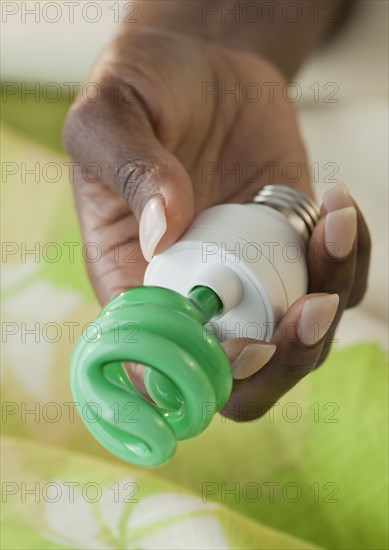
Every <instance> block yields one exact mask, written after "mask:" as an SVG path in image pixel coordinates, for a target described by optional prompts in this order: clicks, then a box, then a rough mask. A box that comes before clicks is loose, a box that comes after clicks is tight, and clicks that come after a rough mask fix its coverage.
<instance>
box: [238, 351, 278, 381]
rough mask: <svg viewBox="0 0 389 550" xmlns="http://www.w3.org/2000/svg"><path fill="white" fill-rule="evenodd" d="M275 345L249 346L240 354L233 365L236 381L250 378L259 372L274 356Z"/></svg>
mask: <svg viewBox="0 0 389 550" xmlns="http://www.w3.org/2000/svg"><path fill="white" fill-rule="evenodd" d="M275 351H276V346H275V345H274V344H249V345H248V346H246V347H245V348H244V349H243V351H241V352H240V354H239V355H238V357H237V358H236V360H235V362H234V364H233V365H232V376H233V378H235V380H243V379H244V378H248V377H249V376H251V375H252V374H254V373H255V372H258V371H259V370H260V369H261V368H262V367H264V366H265V365H266V363H267V362H268V361H269V360H270V358H271V357H272V356H273V355H274V352H275Z"/></svg>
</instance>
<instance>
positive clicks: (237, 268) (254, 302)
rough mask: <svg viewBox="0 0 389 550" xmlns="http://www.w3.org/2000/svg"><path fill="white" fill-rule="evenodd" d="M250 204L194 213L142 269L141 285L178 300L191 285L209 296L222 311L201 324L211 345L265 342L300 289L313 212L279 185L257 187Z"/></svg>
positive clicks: (314, 219) (310, 205) (311, 206)
mask: <svg viewBox="0 0 389 550" xmlns="http://www.w3.org/2000/svg"><path fill="white" fill-rule="evenodd" d="M254 201H255V202H256V204H255V203H254V204H252V203H250V204H224V205H220V206H215V207H212V208H209V209H207V210H205V211H203V212H201V213H200V214H199V215H198V216H197V217H196V218H195V220H194V221H193V223H192V224H191V226H190V227H189V228H188V230H187V231H186V232H185V234H184V235H183V236H182V237H181V239H180V240H179V241H178V242H177V243H175V244H174V245H173V246H171V247H170V248H169V249H168V250H166V251H165V252H163V253H162V254H159V255H158V256H155V257H154V258H153V259H152V261H151V262H150V264H149V266H148V268H147V270H146V274H145V279H144V284H145V285H153V286H161V287H165V288H169V289H171V290H175V291H176V292H179V293H180V294H182V295H184V296H186V295H187V294H188V292H189V291H190V290H191V289H192V288H193V287H195V286H198V285H203V286H207V287H209V288H211V289H212V290H213V291H214V292H216V294H217V295H218V296H219V297H220V299H221V301H222V303H223V310H222V312H221V313H220V314H219V316H218V317H217V318H213V319H212V320H211V321H210V322H209V323H208V324H207V325H206V326H207V328H208V329H209V330H210V331H211V332H213V333H214V334H215V335H216V336H217V337H218V339H219V340H227V339H238V338H254V339H257V340H265V341H268V342H270V341H271V340H272V337H273V333H274V329H275V326H276V324H277V323H278V321H279V320H280V318H281V317H282V316H283V315H284V314H285V312H286V311H287V310H288V309H289V307H290V306H291V304H292V303H293V302H295V301H296V300H297V299H298V298H300V297H301V296H303V295H304V294H305V293H306V292H307V287H308V273H307V266H306V247H307V241H308V239H309V236H310V233H311V232H312V230H313V228H314V226H315V223H316V222H317V219H318V216H319V214H318V210H317V208H316V207H315V205H314V203H313V202H312V201H311V200H310V199H309V198H308V197H306V196H305V195H304V194H302V193H300V192H298V191H295V190H293V189H289V188H288V187H285V186H281V185H280V186H267V187H265V188H264V189H263V190H262V191H261V192H260V193H259V194H258V196H257V197H256V198H255V199H254ZM296 205H297V207H296Z"/></svg>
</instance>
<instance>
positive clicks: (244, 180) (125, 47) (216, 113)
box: [64, 28, 369, 420]
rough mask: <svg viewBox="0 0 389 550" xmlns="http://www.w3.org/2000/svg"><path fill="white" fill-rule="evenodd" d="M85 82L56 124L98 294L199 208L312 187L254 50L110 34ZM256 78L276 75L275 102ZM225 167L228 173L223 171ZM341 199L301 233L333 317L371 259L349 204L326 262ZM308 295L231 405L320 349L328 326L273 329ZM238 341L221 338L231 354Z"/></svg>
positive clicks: (285, 378)
mask: <svg viewBox="0 0 389 550" xmlns="http://www.w3.org/2000/svg"><path fill="white" fill-rule="evenodd" d="M91 81H93V82H95V83H97V84H98V87H97V89H98V90H100V92H101V95H100V97H98V99H97V100H96V101H90V100H88V99H87V98H85V97H82V95H81V96H79V98H78V99H77V101H76V103H75V105H74V106H73V108H72V109H71V111H70V112H69V115H68V118H67V121H66V123H65V128H64V143H65V147H66V148H67V150H68V151H69V153H70V154H71V155H72V157H73V158H74V160H75V161H77V162H78V163H79V165H80V166H79V169H78V170H76V178H75V182H74V195H75V203H76V207H77V211H78V215H79V219H80V224H81V229H82V234H83V239H84V241H85V243H89V242H94V243H98V244H99V245H100V247H101V250H102V257H101V258H100V260H99V261H98V262H96V263H92V262H88V263H87V268H88V273H89V276H90V279H91V282H92V285H93V287H94V289H95V292H96V294H97V296H98V298H99V300H100V302H101V303H105V302H107V301H108V300H109V299H111V298H112V297H113V296H115V295H116V294H118V293H120V292H122V291H123V290H126V289H128V288H130V287H133V286H139V285H141V284H142V282H143V276H144V272H145V269H146V266H147V261H149V260H150V259H151V257H152V255H153V254H155V253H156V254H158V253H160V252H162V251H163V250H165V249H166V248H167V247H169V246H170V245H171V244H173V243H174V242H175V241H176V240H177V239H179V237H180V236H181V234H182V233H183V232H184V230H185V229H186V228H187V226H188V225H189V224H190V222H191V221H192V219H193V216H194V214H195V213H197V212H198V211H200V210H202V209H204V208H207V207H209V206H212V205H215V204H219V203H226V202H241V203H243V202H246V201H249V200H250V199H251V198H252V196H253V195H254V194H255V193H256V192H257V191H258V189H260V188H261V187H263V186H264V185H266V184H268V183H284V184H288V185H292V184H293V185H294V186H295V187H296V188H299V189H301V190H303V191H305V192H306V193H308V194H310V195H312V191H311V187H310V182H309V173H308V167H307V160H306V155H305V151H304V147H303V145H302V142H301V138H300V136H299V132H298V128H297V124H296V117H295V113H294V109H293V107H292V104H291V103H290V102H288V101H286V100H285V99H284V97H283V95H282V90H283V87H284V85H285V81H284V78H283V76H282V75H281V74H280V73H279V71H278V70H277V69H276V68H275V67H274V66H272V65H271V64H269V63H268V62H267V61H266V60H265V59H262V58H260V57H259V56H256V55H253V54H249V53H242V52H240V51H237V50H233V49H230V48H226V47H222V46H215V45H211V44H209V43H207V42H203V41H198V40H194V39H189V38H186V37H185V36H182V35H180V34H178V33H175V32H171V31H167V30H161V29H156V28H149V29H145V30H142V31H140V32H137V33H136V34H126V35H121V36H120V37H119V38H118V39H117V40H116V41H115V42H114V43H113V44H111V45H110V46H109V47H108V49H107V50H106V51H105V52H104V53H103V55H102V56H101V58H100V59H99V61H98V64H97V66H96V68H95V70H94V71H93V73H92V75H91ZM250 82H256V83H257V85H259V86H260V89H261V90H262V92H263V93H262V97H261V98H260V99H259V100H258V101H253V102H251V101H247V97H246V98H245V97H244V96H243V94H242V90H243V88H244V86H245V85H246V84H247V83H250ZM207 83H208V84H207ZM265 83H273V86H272V89H273V91H274V97H272V96H271V95H270V94H269V87H268V85H266V84H265ZM207 86H208V87H207ZM223 89H224V90H235V89H236V90H238V95H237V96H234V95H230V94H229V95H226V97H225V98H224V97H223V96H220V94H219V93H214V94H208V95H207V94H206V93H205V92H206V91H207V90H212V91H214V90H217V91H218V92H220V90H223ZM239 90H240V94H239ZM246 90H247V88H246ZM90 163H93V164H94V165H95V166H97V167H98V172H99V177H98V178H97V179H98V181H95V177H94V176H95V171H93V172H94V173H93V177H90V176H89V175H88V170H87V167H88V165H89V167H90V166H92V165H91V164H90ZM253 165H254V167H259V169H258V170H257V174H256V175H257V177H253V172H252V171H250V170H249V167H250V166H251V167H253ZM293 165H294V166H297V167H298V168H299V170H298V177H297V179H296V180H295V181H293V182H292V181H291V179H290V178H291V176H290V175H289V174H290V173H289V172H288V170H286V169H285V168H287V167H288V166H293ZM236 167H237V170H238V171H237V175H236V174H234V173H232V170H233V169H234V168H236ZM209 168H211V169H210V170H209ZM228 171H229V172H228ZM294 176H295V172H294V173H293V177H294ZM88 180H89V181H88ZM345 200H346V199H345ZM347 200H348V199H347ZM350 200H351V199H350ZM338 208H339V206H337V207H336V208H334V207H333V205H327V207H326V206H324V207H323V212H322V220H321V221H320V223H319V225H318V226H317V228H316V230H315V233H314V236H313V239H312V242H313V245H315V244H316V243H317V244H318V245H319V248H317V247H316V248H315V249H314V252H312V253H311V252H310V258H309V269H310V292H314V293H318V292H320V293H328V292H330V293H334V292H337V293H338V294H339V296H340V304H339V307H338V309H337V314H336V316H335V320H334V326H335V323H337V322H338V320H339V318H340V315H341V313H342V312H343V310H344V308H345V307H346V306H347V305H348V304H355V303H357V302H358V301H359V300H360V298H361V296H362V295H363V292H364V288H365V284H366V274H367V265H368V256H369V237H368V232H367V229H366V225H365V223H364V221H363V218H362V216H361V214H360V212H359V211H358V223H357V222H356V220H354V221H353V220H352V217H353V216H354V215H355V214H353V213H352V212H354V211H353V210H349V211H348V214H347V215H346V216H345V217H344V219H343V218H342V219H340V220H336V219H334V217H332V219H333V222H332V224H331V229H330V235H331V240H335V238H334V232H336V233H337V235H339V238H342V232H343V225H344V224H347V225H348V226H349V225H353V224H354V226H356V225H358V238H357V239H355V242H354V244H353V243H352V249H351V251H350V252H349V253H348V254H346V258H339V257H338V258H337V259H336V260H335V261H328V260H329V258H328V251H327V249H326V245H325V241H326V237H325V235H324V227H325V225H326V223H327V221H328V220H329V219H331V217H330V216H328V215H326V212H327V210H335V209H338ZM346 217H347V219H346ZM342 224H343V225H342ZM335 230H336V231H335ZM347 232H348V234H349V233H351V230H350V231H349V230H348V229H347ZM327 240H328V239H327ZM340 244H342V243H340ZM342 246H343V245H342ZM311 248H312V247H311ZM340 248H342V247H341V246H340ZM343 248H344V247H343ZM318 251H319V254H318ZM142 252H143V253H142ZM313 254H315V255H314V256H313ZM338 256H339V255H338ZM356 272H357V273H358V280H356V281H354V275H355V273H356ZM309 300H312V297H311V298H310V297H303V298H302V299H301V300H299V301H298V302H296V304H294V305H293V306H292V308H291V309H290V310H289V311H288V313H287V314H286V316H285V318H284V319H283V320H282V321H281V323H280V325H279V327H278V329H277V332H276V335H275V344H276V346H277V353H276V355H275V356H274V357H273V359H272V360H271V361H270V362H269V363H268V364H267V365H266V367H265V368H263V369H261V370H260V371H259V372H258V373H257V374H256V375H254V376H253V377H252V378H250V381H249V382H248V383H243V384H242V383H241V385H240V386H239V388H237V389H236V391H235V392H234V393H233V395H232V397H231V403H234V402H236V401H237V400H238V401H239V402H241V403H244V402H245V400H249V401H251V402H252V401H253V400H254V399H255V402H258V403H263V402H264V401H263V397H266V400H268V398H270V400H272V399H275V398H277V396H279V395H281V394H282V393H284V392H285V391H287V390H288V389H289V388H290V387H291V386H292V385H293V384H294V383H296V382H297V380H298V379H299V378H301V377H302V376H303V375H304V374H306V373H307V372H309V371H310V370H312V369H313V368H314V367H315V366H316V365H317V364H318V362H319V361H320V360H321V359H322V358H324V356H325V354H326V352H327V348H328V342H329V340H330V338H331V334H332V332H333V328H331V329H330V330H329V331H328V332H327V336H326V337H325V336H324V335H323V334H322V327H321V329H320V330H319V333H320V334H319V335H320V336H322V337H321V338H320V340H319V342H318V343H316V342H315V343H313V344H312V342H310V344H312V345H308V346H306V345H304V344H303V343H302V342H300V341H297V340H296V341H295V342H294V343H293V342H291V341H290V335H289V338H288V339H285V337H284V336H283V333H282V327H283V324H284V323H285V322H290V321H296V322H297V320H298V319H300V313H301V311H303V306H304V304H305V303H308V301H309ZM330 300H331V299H330ZM309 303H311V302H309ZM312 303H313V302H312ZM334 303H335V302H334V299H332V304H334ZM315 304H319V302H315ZM321 304H322V305H320V306H319V305H314V306H312V307H311V308H309V309H310V315H311V316H313V317H314V316H315V315H316V314H319V313H320V312H321V311H322V310H323V311H324V309H325V310H326V311H327V313H328V312H329V310H330V307H329V306H327V305H324V303H323V302H321ZM323 308H324V309H323ZM304 311H306V310H305V309H304ZM330 316H331V315H329V314H328V315H327V317H330ZM306 317H307V315H305V318H306ZM331 320H332V319H331ZM329 321H330V320H329ZM305 322H306V321H305ZM300 323H301V319H300ZM324 340H325V342H324ZM248 343H249V342H248V341H241V342H239V343H236V342H226V343H224V346H225V349H226V351H227V353H228V355H229V357H230V359H231V361H232V362H233V361H234V360H235V358H236V357H237V356H238V355H239V353H240V352H241V351H242V349H243V348H244V347H245V346H247V344H248ZM251 343H252V342H251ZM257 345H261V344H259V343H257ZM262 347H263V346H262ZM265 348H267V349H268V350H269V347H268V346H266V345H265ZM271 349H272V348H271ZM267 353H268V352H267ZM250 354H251V355H252V352H250ZM254 355H255V354H254ZM260 355H261V361H262V362H263V356H264V354H263V353H261V354H260ZM268 355H269V353H268ZM246 356H247V354H246ZM290 357H292V358H293V365H292V367H290V366H288V365H289V364H290V361H289V358H290ZM257 359H258V358H257ZM246 363H247V361H246ZM259 366H260V365H259V361H257V367H259ZM295 366H298V367H299V368H298V369H296V368H293V367H295ZM235 370H236V369H235ZM240 370H241V371H242V368H241V369H240ZM246 372H247V367H246ZM267 402H268V401H267ZM269 406H270V405H269ZM227 408H228V407H227ZM227 408H226V409H225V411H227ZM263 412H264V411H263ZM226 414H228V411H227V412H226ZM234 418H236V419H239V420H243V419H245V418H244V416H243V417H242V416H239V417H237V416H236V415H235V416H234Z"/></svg>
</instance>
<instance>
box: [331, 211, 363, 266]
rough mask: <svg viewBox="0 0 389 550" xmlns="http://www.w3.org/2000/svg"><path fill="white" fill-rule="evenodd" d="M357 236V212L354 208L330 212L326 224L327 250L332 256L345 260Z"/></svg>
mask: <svg viewBox="0 0 389 550" xmlns="http://www.w3.org/2000/svg"><path fill="white" fill-rule="evenodd" d="M356 234H357V212H356V210H355V208H354V207H353V206H348V207H347V208H342V209H341V210H335V211H334V212H329V213H328V214H327V215H326V217H325V222H324V238H325V242H326V248H327V251H328V253H329V254H331V256H334V257H335V258H345V257H346V256H348V255H349V254H350V252H351V249H352V247H353V244H354V241H355V237H356Z"/></svg>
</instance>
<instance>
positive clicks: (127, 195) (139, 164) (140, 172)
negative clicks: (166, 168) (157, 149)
mask: <svg viewBox="0 0 389 550" xmlns="http://www.w3.org/2000/svg"><path fill="white" fill-rule="evenodd" d="M112 168H113V182H114V184H115V188H116V189H117V190H118V192H119V193H120V194H121V195H122V197H124V199H125V200H126V201H127V202H129V203H132V204H133V203H134V201H135V200H136V198H137V196H138V194H139V192H140V191H141V192H142V193H143V194H144V195H145V196H146V195H147V196H148V195H149V194H150V193H152V192H155V190H156V184H157V185H158V181H159V179H160V177H161V171H162V169H161V167H160V166H159V165H158V164H156V163H155V162H152V161H149V160H147V159H140V158H133V159H131V160H125V161H123V162H117V163H116V164H115V165H114V166H113V167H112Z"/></svg>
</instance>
